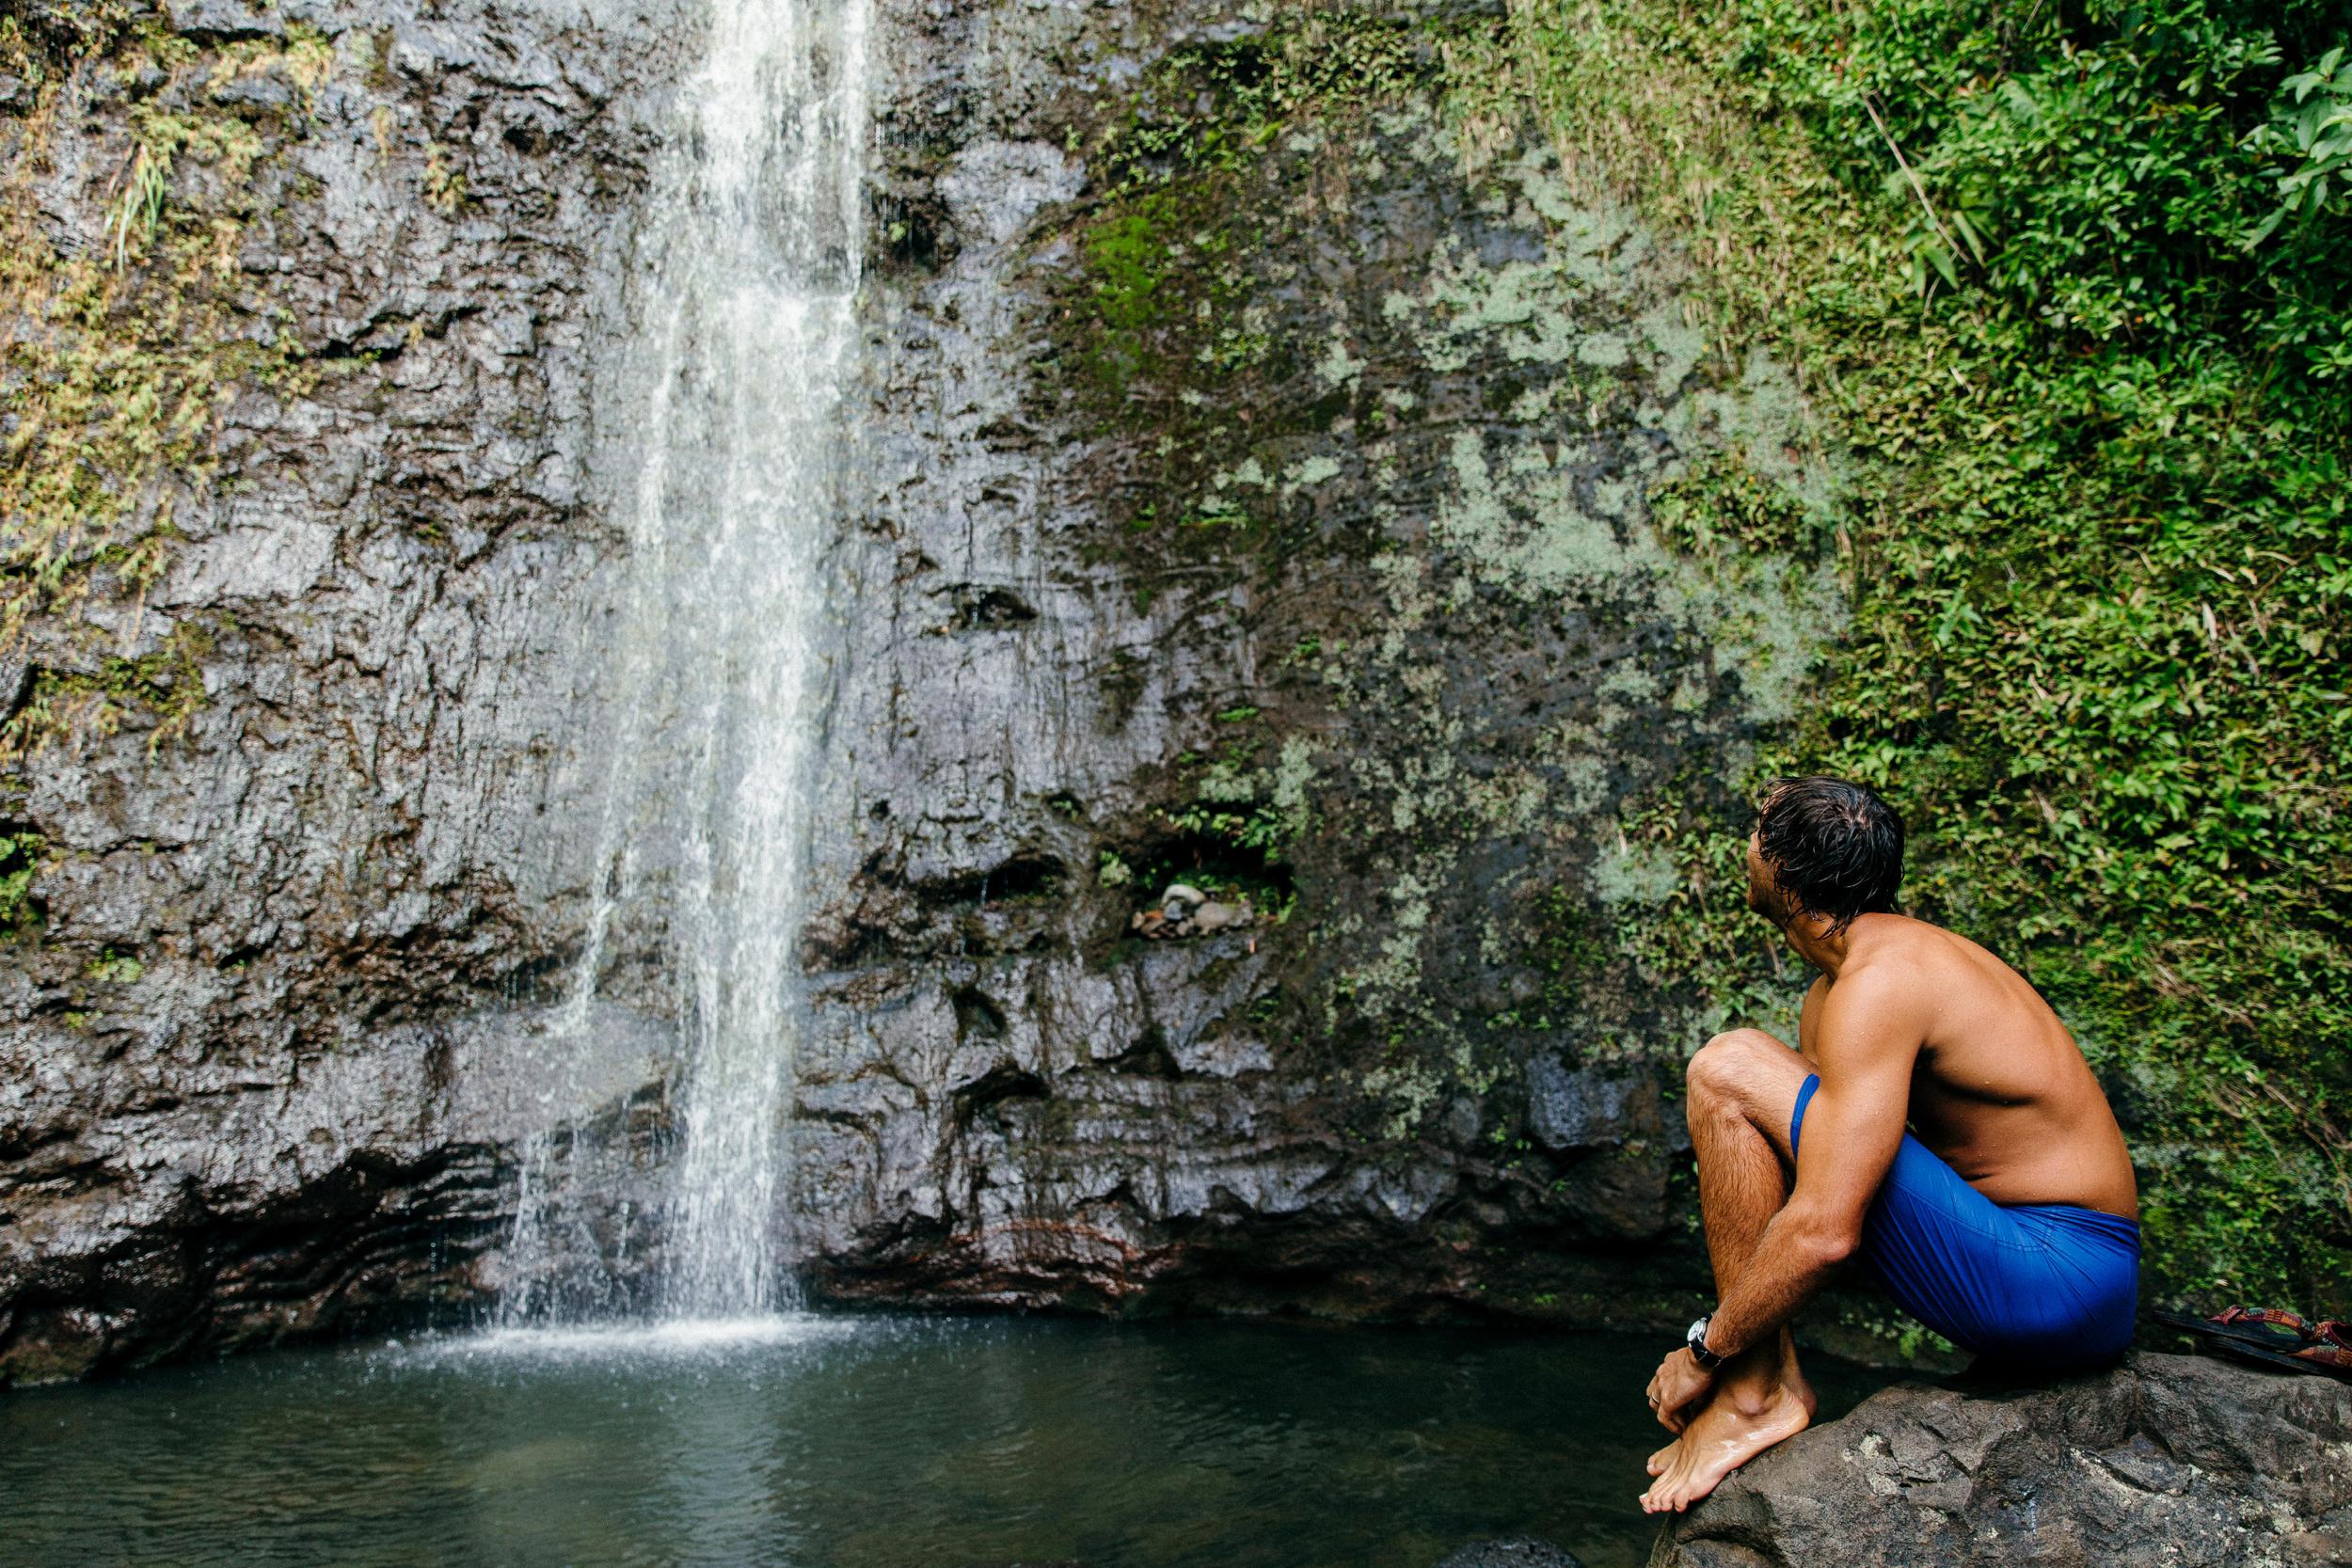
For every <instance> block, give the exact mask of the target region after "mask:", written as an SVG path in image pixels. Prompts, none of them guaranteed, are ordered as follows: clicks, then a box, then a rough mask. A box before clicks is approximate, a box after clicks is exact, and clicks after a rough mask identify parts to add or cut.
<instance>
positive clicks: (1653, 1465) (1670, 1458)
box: [1649, 1442, 1682, 1476]
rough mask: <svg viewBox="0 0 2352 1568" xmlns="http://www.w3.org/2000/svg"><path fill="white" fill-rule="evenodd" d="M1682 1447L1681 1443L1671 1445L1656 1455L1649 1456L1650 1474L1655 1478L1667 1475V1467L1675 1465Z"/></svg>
mask: <svg viewBox="0 0 2352 1568" xmlns="http://www.w3.org/2000/svg"><path fill="white" fill-rule="evenodd" d="M1681 1448H1682V1445H1681V1443H1679V1442H1674V1443H1669V1444H1667V1445H1666V1446H1665V1447H1664V1448H1662V1449H1659V1450H1658V1451H1657V1452H1656V1453H1654V1454H1651V1455H1650V1456H1649V1473H1650V1474H1651V1475H1654V1476H1662V1475H1664V1474H1665V1473H1666V1466H1667V1465H1671V1464H1673V1463H1674V1459H1675V1455H1676V1454H1677V1452H1679V1451H1680V1449H1681Z"/></svg>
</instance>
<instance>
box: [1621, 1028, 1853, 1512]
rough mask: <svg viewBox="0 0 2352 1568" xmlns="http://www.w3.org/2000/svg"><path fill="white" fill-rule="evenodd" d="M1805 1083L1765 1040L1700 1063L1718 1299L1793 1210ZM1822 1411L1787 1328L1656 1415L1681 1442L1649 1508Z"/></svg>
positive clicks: (1695, 1112)
mask: <svg viewBox="0 0 2352 1568" xmlns="http://www.w3.org/2000/svg"><path fill="white" fill-rule="evenodd" d="M1804 1076H1805V1068H1804V1059H1803V1058H1802V1057H1800V1056H1799V1055H1797V1053H1795V1052H1793V1051H1791V1050H1789V1049H1788V1047H1787V1046H1786V1045H1783V1044H1782V1043H1781V1042H1780V1041H1778V1040H1776V1039H1774V1038H1773V1037H1772V1036H1770V1035H1767V1034H1764V1033H1763V1032H1762V1031H1760V1030H1754V1029H1741V1030H1736V1031H1734V1032H1732V1033H1731V1034H1728V1035H1719V1036H1717V1037H1715V1038H1713V1039H1711V1040H1709V1041H1708V1043H1707V1046H1706V1047H1705V1049H1703V1050H1702V1051H1700V1053H1698V1055H1697V1056H1695V1057H1693V1058H1692V1062H1691V1069H1690V1077H1689V1106H1688V1108H1689V1114H1690V1123H1691V1142H1692V1148H1693V1149H1694V1150H1695V1152H1696V1154H1697V1157H1698V1167H1699V1212H1700V1216H1701V1218H1702V1219H1703V1220H1704V1222H1705V1224H1706V1227H1707V1251H1708V1261H1709V1262H1710V1263H1711V1264H1712V1265H1713V1268H1714V1274H1715V1291H1716V1295H1717V1296H1718V1298H1721V1297H1722V1296H1723V1295H1724V1293H1726V1292H1727V1291H1730V1289H1731V1288H1732V1285H1733V1284H1734V1282H1736V1281H1737V1280H1738V1279H1739V1277H1740V1272H1741V1271H1742V1270H1743V1269H1745V1268H1746V1267H1747V1264H1748V1260H1749V1259H1751V1258H1753V1257H1754V1256H1755V1254H1756V1243H1757V1241H1758V1240H1759V1239H1760V1238H1761V1237H1762V1235H1763V1234H1764V1227H1765V1226H1766V1225H1767V1224H1769V1223H1770V1222H1771V1220H1772V1216H1773V1215H1774V1214H1776V1213H1778V1212H1780V1210H1781V1208H1782V1206H1783V1205H1784V1204H1786V1203H1787V1202H1788V1166H1785V1165H1784V1164H1782V1159H1783V1155H1784V1153H1785V1152H1786V1144H1787V1140H1788V1118H1789V1117H1790V1115H1791V1114H1792V1113H1793V1112H1794V1110H1795V1108H1796V1099H1797V1091H1798V1089H1799V1088H1800V1087H1801V1086H1802V1085H1804ZM1768 1129H1769V1131H1768ZM1815 1403H1816V1402H1815V1400H1814V1396H1813V1390H1812V1388H1811V1387H1810V1386H1807V1384H1806V1383H1805V1381H1804V1374H1803V1373H1802V1372H1800V1371H1799V1370H1798V1368H1797V1349H1796V1343H1795V1341H1794V1340H1793V1339H1792V1338H1790V1336H1789V1333H1788V1330H1787V1329H1786V1328H1784V1329H1782V1330H1781V1331H1780V1333H1779V1334H1778V1335H1776V1336H1775V1337H1774V1338H1772V1339H1771V1340H1768V1341H1766V1342H1765V1343H1763V1344H1760V1345H1756V1346H1753V1347H1751V1348H1750V1349H1748V1350H1747V1351H1745V1352H1743V1353H1741V1354H1740V1355H1737V1356H1735V1357H1733V1358H1732V1359H1731V1360H1730V1361H1729V1362H1727V1363H1726V1364H1725V1365H1724V1369H1723V1370H1722V1371H1721V1372H1720V1373H1718V1374H1717V1377H1716V1381H1715V1386H1714V1388H1713V1389H1712V1390H1711V1391H1710V1392H1709V1395H1708V1400H1707V1402H1705V1404H1703V1405H1702V1406H1701V1407H1700V1408H1699V1409H1698V1410H1696V1411H1694V1412H1673V1411H1661V1412H1660V1413H1659V1418H1660V1419H1661V1421H1663V1422H1665V1423H1666V1425H1667V1427H1668V1428H1669V1429H1670V1430H1672V1431H1675V1432H1677V1433H1680V1435H1679V1436H1678V1437H1677V1439H1676V1441H1674V1442H1672V1443H1669V1444H1668V1445H1667V1446H1666V1447H1664V1448H1662V1449H1659V1450H1658V1452H1657V1453H1655V1454H1653V1455H1651V1456H1650V1462H1649V1472H1650V1474H1651V1475H1653V1476H1656V1477H1658V1478H1659V1479H1658V1481H1657V1482H1656V1483H1655V1484H1653V1485H1652V1486H1651V1487H1650V1489H1649V1491H1648V1492H1647V1493H1646V1494H1645V1495H1644V1497H1643V1498H1642V1505H1643V1507H1645V1509H1648V1510H1650V1511H1651V1512H1653V1513H1657V1512H1661V1511H1664V1510H1668V1509H1673V1510H1677V1511H1678V1510H1680V1509H1683V1508H1687V1507H1689V1506H1690V1505H1691V1503H1692V1502H1695V1501H1696V1500H1697V1499H1698V1498H1700V1497H1705V1496H1706V1495H1707V1494H1708V1492H1710V1491H1712V1490H1713V1489H1714V1488H1715V1486H1716V1484H1717V1483H1718V1482H1720V1481H1722V1480H1723V1478H1724V1476H1726V1475H1728V1474H1730V1473H1731V1471H1732V1470H1734V1469H1736V1468H1737V1467H1738V1466H1739V1465H1741V1464H1743V1463H1745V1462H1746V1461H1747V1460H1748V1459H1751V1458H1753V1457H1755V1455H1756V1454H1757V1453H1759V1452H1761V1451H1762V1450H1763V1449H1767V1448H1770V1447H1771V1446H1772V1444H1774V1443H1777V1442H1780V1441H1782V1440H1783V1439H1785V1438H1788V1437H1790V1436H1793V1435H1795V1434H1796V1433H1799V1432H1802V1431H1804V1427H1805V1425H1806V1424H1807V1422H1809V1421H1810V1420H1811V1419H1812V1416H1813V1411H1814V1408H1815Z"/></svg>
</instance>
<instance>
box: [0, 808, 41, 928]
mask: <svg viewBox="0 0 2352 1568" xmlns="http://www.w3.org/2000/svg"><path fill="white" fill-rule="evenodd" d="M43 844H44V841H43V840H42V838H41V836H40V834H39V833H30V832H16V833H0V941H10V940H13V939H15V938H17V937H21V936H24V935H25V934H26V933H28V932H32V931H38V930H39V929H40V921H41V914H40V905H39V904H38V903H36V902H35V900H34V897H33V875H34V873H35V872H37V871H38V870H39V869H40V856H41V849H42V847H43Z"/></svg>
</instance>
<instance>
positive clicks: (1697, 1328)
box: [1682, 1318, 1707, 1344]
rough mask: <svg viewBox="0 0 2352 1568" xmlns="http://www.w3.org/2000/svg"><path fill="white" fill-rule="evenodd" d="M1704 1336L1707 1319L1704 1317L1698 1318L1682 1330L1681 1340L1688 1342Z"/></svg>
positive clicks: (1705, 1335) (1705, 1334)
mask: <svg viewBox="0 0 2352 1568" xmlns="http://www.w3.org/2000/svg"><path fill="white" fill-rule="evenodd" d="M1704 1338H1707V1320H1706V1319H1705V1318H1701V1319H1699V1320H1698V1321H1697V1322H1696V1323H1692V1325H1691V1326H1690V1327H1689V1328H1686V1329H1684V1330H1683V1331H1682V1342H1683V1343H1684V1344H1689V1343H1690V1342H1691V1341H1692V1340H1693V1339H1704Z"/></svg>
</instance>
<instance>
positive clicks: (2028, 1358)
mask: <svg viewBox="0 0 2352 1568" xmlns="http://www.w3.org/2000/svg"><path fill="white" fill-rule="evenodd" d="M1902 849H1903V832H1902V824H1901V823H1900V822H1899V821H1898V820H1897V819H1896V816H1895V814H1894V812H1893V811H1892V810H1891V809H1889V808H1888V806H1887V804H1886V802H1885V801H1883V800H1880V799H1879V798H1878V797H1877V796H1876V795H1874V794H1872V793H1871V792H1870V791H1869V790H1867V789H1865V788H1863V787H1862V786H1861V785H1859V784H1846V783H1843V782H1841V781H1839V780H1836V779H1792V780H1784V781H1782V782H1781V783H1780V784H1776V785H1774V786H1773V787H1772V791H1771V792H1770V793H1769V794H1768V795H1767V796H1766V797H1765V799H1764V803H1763V805H1762V807H1761V808H1760V810H1759V811H1758V813H1757V816H1756V832H1755V833H1754V834H1753V835H1752V836H1751V837H1750V838H1749V840H1748V907H1749V908H1750V909H1752V910H1755V911H1756V912H1757V913H1758V914H1761V915H1763V916H1764V917H1765V918H1766V919H1768V920H1770V921H1771V922H1772V924H1773V925H1775V926H1777V927H1780V930H1781V933H1782V934H1783V935H1784V936H1786V937H1787V938H1788V945H1789V946H1790V947H1792V948H1794V949H1796V952H1797V955H1798V956H1799V957H1800V958H1804V960H1805V961H1806V962H1807V963H1809V964H1811V965H1812V966H1813V967H1814V968H1816V969H1818V970H1820V978H1819V979H1817V980H1815V981H1814V982H1813V989H1812V990H1809V991H1807V992H1806V993H1805V998H1804V1013H1803V1015H1802V1017H1801V1018H1800V1020H1799V1022H1798V1024H1797V1049H1796V1050H1794V1051H1791V1050H1789V1049H1788V1046H1786V1045H1784V1044H1782V1043H1781V1042H1780V1041H1779V1040H1777V1039H1774V1038H1773V1037H1772V1036H1770V1035H1767V1034H1765V1033H1763V1032H1762V1031H1761V1030H1756V1029H1737V1030H1734V1031H1732V1032H1731V1033H1730V1034H1727V1035H1718V1036H1716V1037H1714V1038H1713V1039H1711V1040H1709V1041H1708V1042H1707V1045H1706V1047H1705V1048H1704V1049H1702V1050H1701V1051H1700V1052H1699V1053H1698V1054H1697V1055H1696V1056H1694V1057H1692V1061H1691V1068H1690V1101H1689V1112H1690V1119H1691V1139H1692V1144H1693V1145H1694V1146H1695V1147H1696V1149H1697V1153H1698V1165H1699V1209H1700V1212H1701V1215H1702V1216H1703V1217H1704V1219H1705V1220H1706V1223H1707V1249H1708V1258H1709V1259H1710V1261H1711V1262H1712V1263H1713V1265H1714V1271H1715V1292H1716V1298H1717V1304H1716V1307H1715V1310H1714V1311H1713V1313H1711V1314H1710V1315H1708V1317H1705V1318H1701V1319H1700V1320H1699V1321H1698V1322H1697V1323H1693V1324H1692V1325H1691V1331H1690V1336H1689V1339H1688V1341H1687V1343H1686V1345H1685V1347H1684V1348H1682V1349H1680V1350H1677V1351H1675V1352H1674V1353H1673V1354H1670V1355H1668V1356H1667V1357H1666V1359H1665V1360H1664V1361H1663V1362H1662V1363H1661V1364H1660V1366H1659V1369H1658V1375H1657V1376H1656V1377H1654V1378H1652V1379H1651V1380H1650V1386H1649V1402H1650V1406H1651V1408H1652V1409H1654V1410H1656V1411H1657V1413H1658V1418H1659V1420H1661V1422H1663V1423H1664V1424H1665V1426H1666V1429H1667V1430H1668V1431H1670V1432H1674V1433H1679V1434H1680V1435H1679V1436H1678V1437H1677V1439H1676V1440H1675V1441H1674V1442H1672V1443H1670V1444H1668V1445H1667V1446H1666V1447H1664V1448H1662V1449H1659V1450H1658V1452H1657V1453H1656V1454H1655V1455H1654V1456H1652V1458H1651V1460H1650V1463H1649V1470H1650V1474H1651V1475H1652V1476H1654V1477H1656V1478H1657V1479H1656V1480H1655V1481H1653V1482H1652V1483H1651V1485H1650V1489H1649V1490H1648V1492H1646V1493H1645V1494H1644V1495H1643V1497H1642V1506H1643V1508H1645V1510H1647V1511H1648V1512H1650V1513H1663V1512H1665V1511H1667V1510H1673V1511H1675V1512H1677V1513H1678V1512H1680V1511H1681V1510H1683V1509H1686V1508H1688V1507H1690V1506H1691V1505H1692V1503H1694V1502H1696V1501H1697V1500H1698V1499H1699V1498H1701V1497H1705V1496H1707V1494H1708V1493H1709V1492H1711V1491H1713V1490H1714V1489H1715V1487H1716V1486H1717V1484H1718V1483H1720V1482H1721V1481H1723V1479H1724V1477H1725V1476H1727V1475H1729V1474H1730V1473H1731V1472H1732V1471H1733V1470H1735V1469H1737V1468H1738V1467H1739V1466H1740V1465H1743V1464H1745V1463H1746V1462H1747V1461H1749V1460H1751V1459H1753V1458H1755V1457H1756V1455H1757V1454H1759V1453H1761V1452H1763V1451H1764V1450H1765V1449H1768V1448H1771V1447H1772V1445H1773V1444H1775V1443H1778V1442H1780V1441H1782V1440H1783V1439H1785V1438H1788V1437H1791V1436H1794V1435H1795V1434H1796V1433H1799V1432H1802V1431H1804V1426H1805V1423H1806V1422H1807V1421H1809V1420H1810V1419H1811V1418H1812V1416H1813V1408H1814V1399H1813V1391H1812V1389H1810V1388H1809V1387H1807V1386H1805V1382H1804V1377H1803V1376H1802V1375H1801V1374H1800V1373H1799V1372H1798V1370H1797V1356H1796V1348H1795V1346H1794V1344H1793V1343H1792V1342H1791V1341H1790V1339H1789V1337H1788V1320H1789V1317H1790V1315H1791V1314H1792V1313H1794V1312H1795V1311H1796V1310H1797V1308H1798V1307H1800V1306H1802V1305H1803V1304H1804V1301H1805V1299H1806V1298H1807V1297H1808V1296H1811V1295H1812V1294H1813V1293H1814V1292H1815V1291H1818V1290H1820V1288H1821V1286H1822V1284H1823V1283H1824V1282H1825V1281H1826V1280H1828V1278H1829V1277H1830V1275H1832V1273H1833V1272H1835V1271H1836V1268H1837V1267H1838V1265H1839V1264H1841V1263H1843V1262H1845V1261H1846V1260H1847V1259H1849V1258H1855V1259H1859V1260H1860V1261H1862V1262H1863V1263H1865V1264H1867V1265H1868V1268H1869V1271H1870V1272H1871V1273H1872V1274H1873V1275H1876V1276H1877V1279H1878V1282H1879V1284H1880V1285H1881V1286H1883V1288H1884V1290H1885V1291H1886V1293H1887V1294H1888V1295H1889V1296H1890V1297H1892V1298H1893V1299H1894V1301H1895V1303H1896V1304H1897V1305H1898V1306H1899V1307H1902V1308H1903V1309H1904V1310H1905V1311H1907V1312H1909V1313H1911V1315H1912V1316H1914V1317H1915V1318H1917V1319H1918V1320H1919V1321H1920V1322H1921V1323H1926V1324H1927V1325H1928V1326H1929V1327H1930V1328H1932V1329H1934V1330H1935V1331H1936V1332H1938V1333H1940V1334H1942V1335H1943V1336H1945V1337H1946V1338H1948V1339H1950V1340H1951V1341H1952V1342H1953V1343H1954V1344H1956V1345H1958V1346H1960V1347H1961V1348H1962V1349H1963V1350H1966V1351H1970V1352H1973V1353H1974V1354H1976V1355H1977V1356H1979V1358H1980V1360H1981V1361H1983V1362H1985V1363H1987V1364H1992V1365H1998V1366H2001V1367H2004V1368H2009V1369H2014V1370H2024V1371H2027V1372H2030V1373H2038V1374H2058V1373H2064V1372H2068V1371H2074V1370H2084V1369H2088V1368H2092V1367H2098V1366H2102V1365H2105V1364H2106V1363H2108V1362H2112V1361H2114V1360H2115V1359H2116V1358H2117V1357H2119V1356H2121V1355H2122V1354H2123V1350H2124V1347H2125V1346H2126V1345H2128V1344H2129V1343H2130V1342H2131V1337H2132V1319H2133V1316H2134V1314H2135V1312H2136V1310H2137V1305H2138V1295H2139V1225H2138V1215H2139V1201H2138V1193H2137V1186H2136V1184H2135V1182H2134V1180H2133V1177H2132V1163H2131V1158H2130V1156H2129V1155H2128V1154H2127V1153H2126V1152H2125V1150H2124V1148H2123V1134H2122V1130H2121V1129H2120V1128H2118V1127H2117V1126H2116V1124H2115V1116H2114V1113H2113V1112H2111V1111H2110V1110H2108V1109H2107V1102H2106V1096H2105V1095H2104V1094H2102V1093H2101V1092H2100V1089H2099V1084H2098V1081H2097V1080H2096V1079H2095V1078H2093V1077H2092V1076H2091V1074H2090V1067H2089V1066H2088V1065H2087V1064H2085V1062H2084V1061H2083V1057H2082V1053H2081V1051H2080V1050H2078V1049H2077V1048H2076V1047H2075V1044H2074V1037H2072V1036H2070V1035H2069V1034H2068V1033H2067V1032H2066V1026H2065V1025H2064V1024H2062V1023H2060V1022H2058V1015H2057V1014H2056V1013H2053V1012H2052V1011H2051V1010H2050V1006H2049V1004H2047V1003H2045V1002H2044V1001H2042V998H2041V997H2040V996H2039V995H2037V994H2036V993H2035V991H2034V989H2033V988H2032V987H2031V986H2029V985H2027V984H2026V981H2025V978H2024V977H2023V976H2022V975H2020V974H2018V973H2017V972H2016V971H2015V970H2013V969H2011V968H2010V967H2009V966H2008V965H2007V964H2005V963H2003V962H2001V960H2000V959H1998V958H1994V956H1993V955H1992V954H1990V953H1988V952H1986V951H1985V950H1984V949H1983V948H1981V947H1979V946H1978V945H1977V944H1976V943H1975V942H1970V941H1969V940H1968V939H1967V938H1965V937H1962V936H1957V935H1955V934H1953V933H1952V932H1950V931H1947V930H1943V929H1941V928H1939V927H1934V926H1930V925H1928V924H1927V923H1926V922H1924V921H1918V920H1912V919H1909V918H1906V917H1905V916H1903V915H1899V914H1897V913H1895V912H1894V908H1895V888H1896V883H1897V881H1898V880H1899V878H1900V875H1901V870H1902ZM1905 1123H1908V1124H1909V1131H1908V1132H1907V1131H1905Z"/></svg>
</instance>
